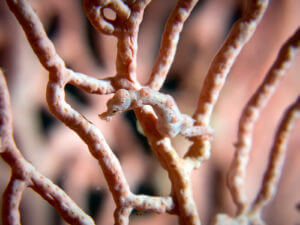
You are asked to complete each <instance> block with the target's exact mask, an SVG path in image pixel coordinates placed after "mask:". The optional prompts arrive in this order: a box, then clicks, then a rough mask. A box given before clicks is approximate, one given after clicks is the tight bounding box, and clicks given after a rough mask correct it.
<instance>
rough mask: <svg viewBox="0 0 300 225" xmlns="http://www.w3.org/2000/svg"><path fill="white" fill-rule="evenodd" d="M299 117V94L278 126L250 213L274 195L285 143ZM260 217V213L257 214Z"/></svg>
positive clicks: (257, 210) (254, 211)
mask: <svg viewBox="0 0 300 225" xmlns="http://www.w3.org/2000/svg"><path fill="white" fill-rule="evenodd" d="M299 117H300V96H299V97H298V98H297V100H296V101H295V102H294V103H293V104H292V105H291V106H290V107H289V108H288V109H287V110H286V112H285V113H284V115H283V119H282V121H281V123H280V125H279V127H278V130H277V134H276V137H275V141H274V144H273V147H272V149H271V156H270V159H269V164H268V167H267V170H266V172H265V175H264V180H263V182H262V186H261V189H260V191H259V194H258V195H257V198H256V200H255V201H254V203H253V206H252V207H251V213H253V214H259V213H261V210H262V208H263V207H264V206H265V205H267V204H268V203H269V202H270V200H271V199H272V198H273V197H274V195H275V193H276V189H277V186H278V182H279V179H280V175H281V173H282V167H283V163H284V159H285V155H286V151H287V144H288V140H289V136H290V134H291V132H292V129H293V125H294V124H295V122H296V121H297V119H299ZM257 217H260V215H257Z"/></svg>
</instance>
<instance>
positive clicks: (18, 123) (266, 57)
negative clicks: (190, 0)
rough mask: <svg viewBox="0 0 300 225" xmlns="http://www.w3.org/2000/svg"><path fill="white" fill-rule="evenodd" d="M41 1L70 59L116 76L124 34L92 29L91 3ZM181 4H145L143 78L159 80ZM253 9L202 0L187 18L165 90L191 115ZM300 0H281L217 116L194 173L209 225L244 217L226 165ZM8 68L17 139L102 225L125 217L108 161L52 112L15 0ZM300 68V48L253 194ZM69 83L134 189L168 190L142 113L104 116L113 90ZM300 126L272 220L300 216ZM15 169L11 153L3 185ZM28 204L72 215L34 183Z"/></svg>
mask: <svg viewBox="0 0 300 225" xmlns="http://www.w3.org/2000/svg"><path fill="white" fill-rule="evenodd" d="M30 3H31V5H32V6H33V8H34V9H35V10H36V12H37V14H38V15H39V17H40V19H41V21H42V23H43V24H44V26H45V29H46V31H47V33H48V35H49V37H50V39H51V40H52V41H53V42H54V44H55V47H56V49H57V52H58V53H59V54H60V56H61V57H62V58H63V59H64V60H65V62H66V64H67V66H68V67H69V68H71V69H73V70H75V71H78V72H82V73H85V74H89V75H91V76H93V77H96V78H102V77H105V76H107V75H113V74H114V72H115V58H116V53H117V52H116V39H115V38H114V37H111V36H105V35H102V34H100V33H99V32H97V31H96V30H95V29H94V28H93V27H92V26H91V24H90V23H89V22H88V20H87V18H86V16H85V15H84V12H83V9H82V7H81V4H82V3H81V1H79V0H64V1H60V0H31V1H30ZM175 4H176V1H171V0H165V1H158V0H153V1H152V2H151V3H150V5H149V6H148V7H147V9H146V11H145V15H144V20H143V23H142V24H141V27H140V32H139V52H138V76H139V80H140V81H141V82H142V83H145V82H146V81H147V79H148V78H149V74H150V72H151V68H152V66H153V64H154V61H155V58H156V56H157V53H158V50H159V46H160V39H161V34H162V32H163V28H164V24H165V22H166V20H167V17H168V15H169V14H170V12H171V10H172V8H173V7H174V5H175ZM244 7H245V4H244V2H243V1H240V0H200V1H199V3H198V4H197V6H196V8H195V9H194V11H193V13H192V15H191V16H190V18H189V19H188V21H187V22H186V24H185V27H184V30H183V32H182V34H181V39H180V42H179V45H178V51H177V54H176V58H175V61H174V63H173V65H172V68H171V70H170V72H169V75H168V78H167V80H166V82H165V84H164V87H163V89H162V91H163V92H165V93H168V94H171V95H172V96H173V97H174V98H175V99H176V101H177V103H178V105H179V108H180V109H181V111H182V112H184V113H187V114H193V112H194V110H195V109H196V103H197V99H198V95H199V93H200V90H201V86H202V82H203V79H204V77H205V74H206V72H207V70H208V67H209V65H210V62H211V61H212V59H213V57H214V55H215V54H216V51H217V50H218V48H219V47H220V46H221V44H222V42H223V41H224V39H225V37H226V35H227V34H228V32H229V29H230V27H231V26H232V24H233V23H234V21H236V20H237V19H238V18H240V16H241V15H242V13H243V11H244ZM299 9H300V1H295V0H271V1H270V6H269V8H268V10H267V12H266V14H265V16H264V18H263V20H262V22H261V24H260V25H259V27H258V29H257V31H256V33H255V34H254V36H253V38H252V39H251V40H250V42H249V43H248V44H247V45H246V47H245V48H244V49H243V51H242V52H241V54H240V56H239V57H238V59H237V61H236V63H235V64H234V66H233V68H232V70H231V72H230V74H229V77H228V80H227V83H226V84H225V87H224V89H223V91H222V93H221V96H220V99H219V101H218V104H217V106H216V108H215V111H214V113H213V119H212V124H211V125H212V127H213V128H214V129H215V136H214V139H213V144H212V155H211V158H210V160H208V161H207V162H206V163H204V164H203V166H202V167H201V168H200V169H199V170H197V171H195V172H194V173H193V175H192V176H193V188H194V198H195V201H196V203H197V206H198V210H199V214H200V217H201V221H202V223H203V224H209V223H210V222H211V220H212V218H213V216H214V215H215V214H216V213H227V214H229V215H233V214H234V212H235V207H234V205H233V203H232V200H231V197H230V195H229V191H228V189H227V187H226V173H227V170H228V168H229V165H230V161H231V159H232V156H233V152H234V147H233V143H234V142H236V135H237V127H238V120H239V116H240V114H241V111H242V109H243V106H244V105H245V104H246V102H247V101H248V99H249V98H250V96H251V95H252V94H253V92H254V91H255V90H256V88H257V87H258V85H259V84H260V82H261V81H262V79H263V77H264V75H265V74H266V72H267V71H268V68H270V66H271V65H272V63H273V61H274V59H275V58H276V55H277V52H278V50H279V48H280V46H281V45H282V43H283V42H285V40H287V38H288V37H289V36H291V34H292V33H293V32H295V30H296V28H297V27H298V26H299V21H300V14H299ZM0 66H1V67H2V68H3V69H4V72H5V73H6V76H7V81H8V85H9V89H10V94H11V101H12V108H13V116H14V129H15V140H16V143H17V145H18V146H19V148H20V150H21V151H22V153H23V154H24V156H25V157H26V159H28V160H29V161H30V162H31V163H32V164H33V165H34V166H35V167H36V168H37V169H38V170H39V171H40V172H41V173H43V174H44V175H45V176H47V177H48V178H50V179H51V180H52V181H53V182H55V183H56V184H58V185H59V186H60V187H61V188H63V189H64V190H65V191H66V193H67V194H68V195H69V196H70V197H71V198H72V199H73V200H74V201H75V202H76V203H77V204H78V205H79V206H80V207H81V208H83V209H84V211H86V212H87V213H88V214H89V215H91V216H92V217H93V218H94V219H95V221H96V223H97V224H99V225H100V224H101V225H109V224H113V210H114V202H113V200H112V197H111V195H110V193H109V191H108V188H107V185H106V181H105V179H104V178H103V174H102V171H101V168H100V167H99V165H98V163H97V161H96V160H95V159H94V158H93V157H92V156H91V155H90V153H89V151H88V149H87V147H86V145H85V144H83V142H82V141H81V140H80V139H79V137H78V136H76V135H75V133H73V132H72V131H71V130H69V129H68V128H66V127H65V126H64V125H63V124H62V123H61V122H60V121H58V120H57V119H55V118H54V117H53V116H52V115H51V114H50V112H49V110H48V108H47V104H46V100H45V88H46V84H47V78H48V75H47V72H46V71H45V70H44V69H43V68H42V66H41V64H40V63H39V61H38V60H37V57H36V56H35V55H34V54H33V51H32V50H31V48H30V46H29V44H28V42H27V40H26V38H25V36H24V33H23V31H22V30H21V28H20V26H19V25H18V23H17V22H16V19H15V18H14V17H13V15H12V13H11V12H9V10H8V8H7V5H6V4H5V1H0ZM297 71H298V72H297ZM299 71H300V56H297V58H296V60H295V61H294V63H293V65H292V67H291V68H290V69H289V72H288V74H287V76H286V77H284V78H283V80H282V82H281V85H280V87H279V88H278V90H277V92H276V93H275V95H274V96H273V97H272V99H271V101H270V103H269V104H268V105H267V107H266V108H265V109H264V110H263V112H262V114H261V116H260V118H259V120H258V123H257V125H256V127H255V135H254V142H253V150H252V153H251V160H250V164H249V167H248V174H247V181H246V188H247V194H248V196H249V199H253V198H254V197H255V195H256V193H257V191H258V189H259V187H260V184H261V180H262V176H263V173H264V170H265V168H266V166H267V161H268V154H269V150H270V147H271V145H272V141H273V137H274V134H275V131H276V126H277V125H278V123H279V121H280V118H281V115H282V113H283V112H284V110H285V109H286V107H287V106H288V105H289V104H291V103H292V102H293V101H294V100H295V99H296V97H297V95H299V90H300V88H299V87H300V76H299ZM65 90H66V94H67V100H68V102H69V103H70V104H71V105H72V106H73V107H74V108H75V109H77V110H78V111H80V112H81V113H82V114H84V115H85V116H86V117H87V118H88V119H89V120H91V121H92V122H93V123H94V124H96V125H97V126H98V127H99V129H100V130H101V131H102V132H103V134H104V136H105V138H106V140H107V142H108V143H109V145H110V146H111V148H112V149H113V150H114V152H115V154H116V155H117V156H118V158H119V160H120V162H121V165H122V166H123V169H124V172H125V175H126V178H127V179H128V182H129V184H130V187H131V190H132V191H133V192H134V193H140V194H148V195H168V194H169V193H170V182H169V179H168V176H167V174H166V172H165V171H164V170H163V169H162V167H161V166H160V164H159V162H158V161H157V159H156V158H155V156H154V154H153V153H152V152H151V149H150V148H149V146H148V143H147V141H146V138H145V137H143V136H142V135H141V134H140V133H139V132H138V131H137V129H136V119H135V116H134V113H133V112H130V111H129V112H126V113H123V114H121V115H119V116H116V117H114V118H113V120H112V121H111V122H110V123H108V122H104V121H101V120H100V119H99V118H98V114H99V113H101V112H103V111H104V110H105V108H106V106H105V103H106V101H107V99H108V98H110V97H111V96H110V95H109V96H97V95H89V94H87V93H84V92H82V91H81V90H79V89H77V88H76V87H74V86H72V85H67V86H66V88H65ZM299 131H300V123H299V122H298V123H297V124H296V127H295V129H294V132H293V134H292V136H291V139H290V141H289V146H288V154H287V157H286V163H285V166H284V170H283V176H282V178H281V180H280V184H279V189H278V193H277V194H276V197H275V199H274V200H273V201H272V203H271V204H270V205H269V206H268V207H266V208H265V210H264V216H263V218H264V219H265V221H266V222H267V223H268V224H272V225H281V224H293V225H299V224H300V209H299V208H300V205H299V204H300V192H299V187H300V177H299V171H300V170H299V169H300V163H299V154H300V152H299V149H297V146H298V148H299V144H300V141H299V140H300V132H299ZM173 144H174V147H175V148H176V150H177V151H178V153H179V154H180V155H183V154H184V152H185V151H186V150H187V149H188V146H189V144H190V143H189V142H188V141H187V140H185V139H184V138H182V137H179V138H175V139H174V140H173ZM297 144H298V145H297ZM9 177H10V168H9V167H8V166H7V165H6V164H5V163H4V161H3V160H0V193H2V192H3V190H4V188H5V186H6V184H7V183H8V180H9ZM20 210H21V215H22V224H23V225H40V224H44V225H54V224H64V223H63V221H62V219H61V218H60V216H59V215H58V214H57V213H56V212H55V210H54V209H53V208H52V207H51V206H50V205H48V204H47V203H46V202H45V201H44V200H43V199H42V198H40V197H39V196H38V195H37V194H36V193H34V192H33V191H32V190H30V189H27V190H26V191H25V194H24V196H23V199H22V203H21V209H20ZM0 224H1V222H0ZM130 224H132V225H139V224H143V225H148V224H157V225H158V224H164V225H167V224H169V225H171V224H178V222H177V218H176V217H175V216H170V215H167V214H164V215H157V214H152V213H147V212H145V213H138V212H136V211H134V212H133V213H132V215H131V216H130Z"/></svg>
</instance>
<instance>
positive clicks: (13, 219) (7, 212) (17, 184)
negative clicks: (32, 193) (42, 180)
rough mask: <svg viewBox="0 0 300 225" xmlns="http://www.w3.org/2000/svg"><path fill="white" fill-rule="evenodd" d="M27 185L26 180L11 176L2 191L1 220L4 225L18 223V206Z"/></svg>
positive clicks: (15, 224)
mask: <svg viewBox="0 0 300 225" xmlns="http://www.w3.org/2000/svg"><path fill="white" fill-rule="evenodd" d="M26 187H27V184H26V182H24V181H23V180H19V179H17V178H16V177H11V178H10V182H9V183H8V185H7V187H6V189H5V191H4V193H3V201H2V221H3V224H6V225H17V224H20V212H19V206H20V202H21V199H22V194H23V192H24V190H25V188H26Z"/></svg>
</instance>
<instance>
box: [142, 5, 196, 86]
mask: <svg viewBox="0 0 300 225" xmlns="http://www.w3.org/2000/svg"><path fill="white" fill-rule="evenodd" d="M197 2H198V0H179V1H178V2H177V4H176V6H175V9H174V10H173V11H172V13H171V15H170V17H169V19H168V21H167V24H166V27H165V31H164V33H163V37H162V42H161V47H160V51H159V55H158V57H157V59H156V62H155V65H154V67H153V69H152V72H151V76H150V80H149V82H148V85H149V87H150V88H152V89H154V90H159V89H160V88H161V86H162V85H163V82H164V81H165V79H166V76H167V73H168V72H169V69H170V67H171V64H172V63H173V60H174V57H175V53H176V48H177V44H178V41H179V35H180V33H181V31H182V28H183V25H184V22H185V21H186V19H187V18H188V17H189V15H190V14H191V12H192V10H193V8H194V6H195V5H196V3H197Z"/></svg>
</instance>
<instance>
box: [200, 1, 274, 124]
mask: <svg viewBox="0 0 300 225" xmlns="http://www.w3.org/2000/svg"><path fill="white" fill-rule="evenodd" d="M248 5H249V6H248V9H247V11H246V12H245V15H244V16H243V17H242V18H241V19H239V20H238V21H237V22H236V23H235V24H234V25H233V27H232V29H231V31H230V33H229V35H228V37H227V39H226V41H225V42H224V44H223V45H222V47H221V49H220V50H219V52H218V53H217V55H216V56H215V58H214V60H213V62H212V63H211V66H210V68H209V71H208V73H207V75H206V78H205V81H204V84H203V88H202V90H201V93H200V97H199V101H198V108H197V110H196V112H195V115H194V118H195V119H196V120H197V121H198V123H200V124H205V125H207V124H208V123H209V120H210V117H211V114H212V110H213V108H214V105H215V104H216V102H217V100H218V97H219V94H220V91H221V89H222V87H223V85H224V83H225V81H226V78H227V75H228V73H229V71H230V69H231V67H232V65H233V63H234V62H235V59H236V58H237V56H238V55H239V53H240V51H241V50H242V48H243V47H244V45H245V44H246V43H247V42H248V41H249V39H250V38H251V37H252V35H253V33H254V31H255V29H256V27H257V25H258V24H259V22H260V20H261V18H262V16H263V15H264V13H265V11H266V8H267V6H268V0H255V1H248Z"/></svg>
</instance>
